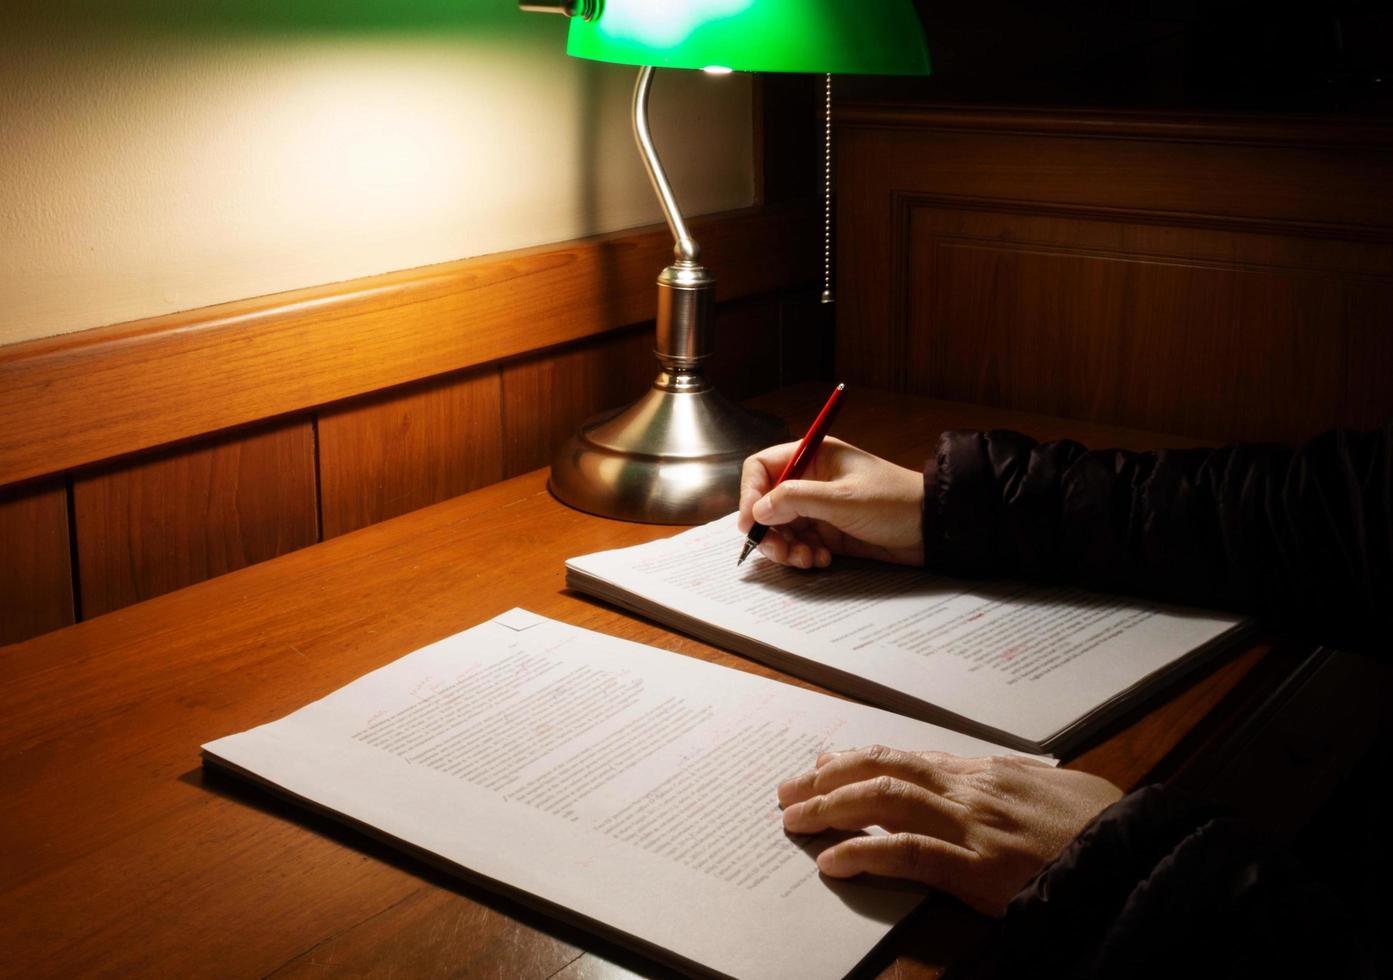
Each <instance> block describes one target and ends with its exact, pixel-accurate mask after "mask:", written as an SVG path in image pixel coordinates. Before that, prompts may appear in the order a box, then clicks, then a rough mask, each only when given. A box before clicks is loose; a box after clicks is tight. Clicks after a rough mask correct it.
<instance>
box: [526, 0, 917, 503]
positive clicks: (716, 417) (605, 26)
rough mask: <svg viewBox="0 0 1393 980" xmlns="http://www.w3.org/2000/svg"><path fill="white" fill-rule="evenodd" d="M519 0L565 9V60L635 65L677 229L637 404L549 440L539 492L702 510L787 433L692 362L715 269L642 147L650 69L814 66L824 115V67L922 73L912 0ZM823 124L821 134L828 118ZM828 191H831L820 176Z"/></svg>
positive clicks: (728, 492) (727, 495)
mask: <svg viewBox="0 0 1393 980" xmlns="http://www.w3.org/2000/svg"><path fill="white" fill-rule="evenodd" d="M519 6H520V7H521V8H522V9H523V10H534V11H546V12H553V13H561V14H565V15H567V16H568V17H570V19H571V23H570V34H569V38H568V40H567V43H566V51H567V53H569V54H571V55H572V56H574V57H577V58H588V59H591V60H593V61H609V62H615V63H618V64H625V65H638V66H640V67H639V73H638V82H637V84H636V85H635V86H634V99H633V115H634V119H633V123H634V138H635V140H636V141H637V142H638V148H639V151H640V153H641V154H642V156H643V162H644V164H645V166H646V167H647V168H648V176H649V177H650V178H651V179H652V181H653V189H654V190H655V191H656V192H657V194H658V200H659V201H660V202H661V203H662V207H663V214H664V216H665V217H666V218H667V224H668V227H669V228H670V229H671V230H672V236H673V238H674V239H675V240H676V244H675V246H674V247H673V252H674V255H675V261H674V262H673V263H672V265H670V266H668V267H667V268H666V269H664V270H663V271H662V273H661V274H660V275H659V276H658V316H657V321H658V327H657V342H656V344H655V347H654V354H656V355H657V358H658V366H659V370H658V376H657V377H656V378H655V379H654V381H653V384H652V386H651V387H650V388H649V390H648V392H647V394H645V395H644V396H643V397H641V398H640V399H639V400H638V401H636V402H634V403H633V404H632V405H630V406H629V407H627V408H625V409H622V410H620V411H618V412H615V413H611V414H609V415H603V416H600V417H597V418H595V419H591V420H590V421H588V422H586V423H585V424H584V425H583V426H582V427H581V429H580V431H579V432H578V433H576V434H575V435H573V436H572V437H571V438H570V439H569V440H568V441H567V442H566V444H565V445H564V446H562V447H561V449H560V451H559V452H558V453H557V455H556V457H555V458H554V459H553V461H552V466H551V482H550V487H551V491H552V493H553V494H555V495H556V496H557V498H559V499H560V500H561V501H562V502H564V503H567V504H569V505H571V506H572V507H575V508H577V509H579V510H584V511H589V512H590V513H592V514H599V515H601V516H604V517H615V518H619V519H621V520H627V521H643V522H646V523H651V524H695V523H700V522H703V521H709V520H712V519H714V518H716V517H719V516H720V515H722V514H726V513H729V512H730V511H732V510H734V509H735V508H736V506H737V504H738V503H739V484H740V467H741V463H742V462H743V461H744V459H745V457H746V456H748V455H749V454H750V453H752V452H756V451H758V450H760V449H763V448H764V447H765V446H769V445H771V444H773V443H776V442H780V441H782V440H784V439H786V438H787V437H788V433H787V430H786V429H785V428H784V426H783V423H781V422H779V421H778V420H777V419H773V418H770V417H768V416H764V415H759V414H756V413H753V412H750V411H747V410H746V409H744V408H741V407H740V406H739V405H736V404H735V403H734V402H731V401H730V400H729V399H727V398H725V397H724V396H723V395H721V393H720V392H719V391H717V390H716V389H715V388H714V387H713V386H712V385H711V383H710V382H709V381H708V380H707V379H706V377H705V375H704V374H703V372H702V362H704V361H705V360H706V359H707V358H708V357H710V356H711V353H712V351H713V349H714V344H713V338H712V325H711V314H712V310H713V307H714V305H715V304H714V300H715V288H716V280H715V278H714V277H713V276H712V275H711V273H710V272H709V271H708V270H707V269H706V267H705V266H703V265H702V264H701V249H700V247H699V246H698V245H697V243H696V241H695V239H693V238H692V236H691V233H690V232H689V231H688V230H687V224H686V222H685V221H684V220H683V218H682V212H681V211H680V210H679V209H678V206H677V199H676V197H675V196H674V195H673V192H672V186H671V185H670V184H669V183H668V179H667V174H666V173H664V171H663V166H662V163H661V162H660V161H659V160H658V154H657V151H656V150H655V149H654V146H653V138H652V134H651V133H650V131H649V128H648V92H649V88H650V87H651V85H652V83H653V71H654V69H655V68H657V67H665V68H693V69H703V70H706V71H709V72H714V73H720V74H724V73H726V72H730V71H779V72H807V73H814V74H826V75H828V83H829V89H828V109H829V112H830V91H831V90H830V82H831V77H830V76H831V74H833V73H845V74H861V75H891V74H895V75H922V74H927V73H928V71H929V58H928V52H927V50H926V48H925V44H924V36H923V30H922V28H921V26H920V24H919V18H918V15H917V14H916V13H915V11H914V7H913V4H912V3H911V0H552V2H547V0H520V2H519ZM828 126H829V129H828V132H829V134H830V117H829V122H828ZM828 162H829V164H830V158H829V161H828ZM827 189H828V192H829V200H830V181H829V184H828V188H827ZM827 218H828V220H829V221H830V212H829V213H828V215H827ZM829 298H830V297H829V296H828V295H827V293H826V292H825V291H824V300H826V299H829Z"/></svg>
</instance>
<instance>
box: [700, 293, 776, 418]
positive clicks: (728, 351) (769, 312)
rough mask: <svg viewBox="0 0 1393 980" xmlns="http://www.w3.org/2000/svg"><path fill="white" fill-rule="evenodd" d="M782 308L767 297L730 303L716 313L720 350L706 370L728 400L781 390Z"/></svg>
mask: <svg viewBox="0 0 1393 980" xmlns="http://www.w3.org/2000/svg"><path fill="white" fill-rule="evenodd" d="M779 307H780V299H779V297H778V296H775V295H766V296H758V297H753V298H751V299H746V300H741V301H739V302H735V303H727V304H725V305H724V306H722V307H721V308H720V309H719V310H718V311H717V312H716V350H715V352H714V353H712V355H711V357H710V358H709V359H708V360H707V361H706V364H705V368H706V373H707V376H708V377H709V378H710V379H711V381H712V383H714V384H715V385H716V387H717V388H719V389H720V390H721V393H722V394H723V395H725V396H726V397H727V398H732V399H735V400H737V401H739V400H743V399H746V398H752V397H754V396H755V395H762V394H764V393H765V392H766V391H773V390H774V389H775V388H777V387H779V383H780V379H781V377H782V375H783V370H782V364H781V362H780V356H781V353H782V352H781V349H780V343H779V339H780V338H779Z"/></svg>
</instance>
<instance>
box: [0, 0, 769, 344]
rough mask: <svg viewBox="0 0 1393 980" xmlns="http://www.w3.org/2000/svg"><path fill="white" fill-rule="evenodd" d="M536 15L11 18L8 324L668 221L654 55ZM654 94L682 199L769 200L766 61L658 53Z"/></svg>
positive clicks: (174, 305)
mask: <svg viewBox="0 0 1393 980" xmlns="http://www.w3.org/2000/svg"><path fill="white" fill-rule="evenodd" d="M504 5H505V6H508V7H511V6H514V4H513V3H512V0H506V2H505V3H504ZM516 16H517V17H518V18H519V25H520V26H519V28H518V29H517V30H516V31H513V30H511V29H509V31H508V32H507V33H506V34H503V33H499V32H498V31H491V32H488V33H487V34H484V35H482V36H477V37H476V36H471V35H470V34H469V33H468V32H467V31H455V32H450V33H447V34H444V35H435V34H432V33H430V32H419V33H418V34H416V35H411V34H408V33H402V32H394V33H390V34H375V33H373V32H371V31H360V32H357V33H345V32H339V33H333V32H325V33H322V34H320V33H317V32H315V31H312V30H299V31H294V32H288V33H287V34H286V35H284V36H277V35H276V34H275V33H274V32H262V33H260V34H257V33H247V34H242V35H237V36H222V37H216V38H215V37H194V36H187V35H179V34H172V33H168V32H165V33H159V32H155V33H148V34H137V33H122V32H116V33H114V34H107V33H104V32H95V31H94V32H88V33H87V35H86V36H85V37H84V36H81V35H80V34H76V33H73V32H61V33H60V32H55V31H52V30H48V31H41V30H23V31H17V32H16V31H9V32H7V31H6V30H5V29H4V25H3V23H0V344H4V343H13V342H16V341H20V340H25V339H30V338H35V337H43V336H48V335H52V334H58V333H66V332H69V331H74V330H81V329H84V328H88V327H93V326H98V325H102V324H108V323H116V322H122V321H126V320H131V319H136V318H140V317H146V316H152V315H156V314H160V313H167V312H173V311H177V310H185V309H193V308H197V307H201V306H207V305H209V304H212V303H218V302H222V301H226V300H233V299H240V298H243V297H248V296H257V295H264V294H267V293H273V292H279V291H282V290H286V289H293V288H297V287H301V286H310V285H316V284H319V283H326V282H335V281H339V280H344V279H351V278H355V277H358V276H363V275H369V274H373V273H378V272H385V271H389V270H393V269H404V268H410V267H413V266H418V265H425V264H429V263H432V262H440V261H444V260H448V259H454V258H460V257H465V256H471V255H480V254H486V253H489V252H496V251H501V250H505V249H511V248H518V247H521V246H526V245H532V244H540V243H544V242H550V241H560V240H564V239H568V238H574V237H577V236H581V235H587V234H592V233H595V232H600V231H606V230H613V229H618V228H625V227H631V226H634V225H639V224H645V223H648V222H653V221H658V220H661V215H660V212H659V210H658V206H657V203H656V200H655V199H654V196H653V194H652V191H651V190H650V188H649V187H648V184H647V178H646V176H645V175H644V173H643V170H642V166H641V164H640V162H639V159H638V156H637V153H636V151H635V149H634V146H633V140H632V136H631V135H630V131H629V121H628V111H629V95H630V91H631V88H632V82H633V77H634V70H633V69H630V68H625V67H621V66H612V65H599V64H592V63H587V62H581V61H576V60H574V59H571V58H568V57H566V56H565V54H564V34H565V29H566V25H565V22H564V19H563V18H560V17H549V16H546V15H540V14H521V13H519V14H517V15H516ZM653 105H654V108H655V112H656V116H657V118H656V119H655V125H654V128H655V133H656V137H657V140H658V145H659V148H660V150H662V151H664V159H665V162H667V163H668V165H669V169H670V172H671V174H672V177H673V182H674V184H675V186H676V188H677V192H678V196H679V199H680V200H681V201H682V203H683V206H684V209H685V210H687V212H688V213H690V214H698V213H703V212H709V211H716V210H723V209H727V208H734V207H741V206H744V205H747V204H749V203H751V201H752V199H753V194H754V175H753V165H752V132H751V131H752V122H751V89H750V83H749V79H748V77H743V76H738V75H737V76H729V77H723V78H715V77H710V76H706V75H703V74H700V73H691V72H669V73H665V74H660V76H659V78H658V79H657V81H656V82H655V85H654V91H653ZM656 271H657V270H656V269H655V270H654V272H655V273H656Z"/></svg>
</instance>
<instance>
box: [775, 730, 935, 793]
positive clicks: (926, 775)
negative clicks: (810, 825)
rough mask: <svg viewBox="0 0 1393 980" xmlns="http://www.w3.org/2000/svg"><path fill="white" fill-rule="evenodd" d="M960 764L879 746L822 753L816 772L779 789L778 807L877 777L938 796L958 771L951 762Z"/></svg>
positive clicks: (796, 778)
mask: <svg viewBox="0 0 1393 980" xmlns="http://www.w3.org/2000/svg"><path fill="white" fill-rule="evenodd" d="M960 761H961V760H958V759H957V757H956V756H950V755H946V754H944V753H933V755H927V754H924V753H919V752H903V751H901V750H899V749H890V748H886V747H885V746H883V745H872V746H869V747H868V748H864V749H855V750H853V751H850V752H835V753H833V752H824V753H823V754H822V755H821V756H819V757H818V760H817V768H816V769H814V770H813V771H812V772H805V773H803V774H802V775H801V776H796V777H794V778H793V779H790V780H788V781H787V782H785V783H782V784H781V785H780V786H779V805H780V806H785V807H787V806H792V805H793V804H794V803H801V802H803V801H804V800H807V799H810V798H812V797H814V796H820V795H822V794H824V793H830V792H831V791H832V790H834V789H839V788H841V787H842V786H849V785H851V784H852V783H859V782H863V781H865V780H868V779H874V778H875V777H877V776H893V777H894V778H896V779H902V780H904V781H906V782H910V783H914V784H916V785H918V786H922V787H924V788H925V789H927V790H930V791H931V792H933V793H936V794H939V795H942V794H943V793H944V792H946V791H947V789H948V777H949V775H950V774H951V773H953V772H956V771H957V769H958V768H959V767H958V766H957V765H956V764H955V763H958V762H960Z"/></svg>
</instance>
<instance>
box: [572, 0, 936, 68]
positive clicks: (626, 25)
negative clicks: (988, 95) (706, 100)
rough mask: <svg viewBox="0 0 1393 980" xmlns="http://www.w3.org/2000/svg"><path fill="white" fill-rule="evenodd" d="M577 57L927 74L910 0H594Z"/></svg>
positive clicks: (575, 48)
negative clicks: (595, 4) (593, 10)
mask: <svg viewBox="0 0 1393 980" xmlns="http://www.w3.org/2000/svg"><path fill="white" fill-rule="evenodd" d="M598 8H599V13H598V15H597V16H595V17H594V18H593V19H591V20H583V19H582V18H580V17H575V18H572V20H571V33H570V38H569V40H568V41H567V45H566V51H567V52H568V53H569V54H571V55H574V56H575V57H577V58H588V59H590V60H591V61H611V62H616V63H618V64H623V65H653V66H656V67H665V68H729V69H731V70H734V71H791V72H809V73H815V74H824V73H836V74H854V75H927V74H928V73H929V52H928V49H927V48H926V47H925V45H924V31H923V28H922V27H921V26H920V23H919V16H918V14H916V13H915V11H914V5H913V4H912V3H911V0H600V2H599V4H598Z"/></svg>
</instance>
